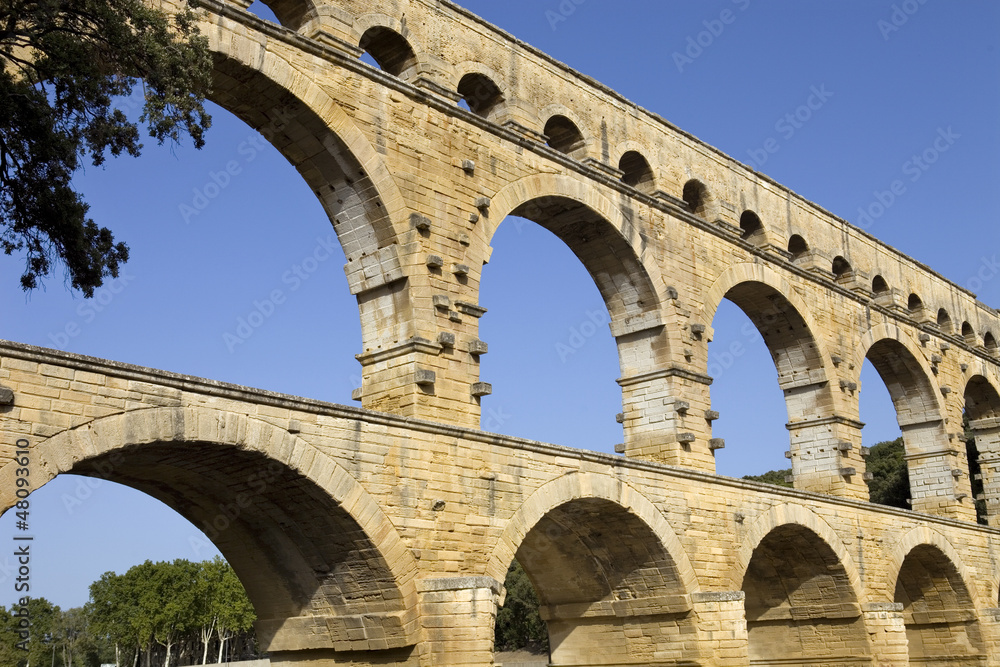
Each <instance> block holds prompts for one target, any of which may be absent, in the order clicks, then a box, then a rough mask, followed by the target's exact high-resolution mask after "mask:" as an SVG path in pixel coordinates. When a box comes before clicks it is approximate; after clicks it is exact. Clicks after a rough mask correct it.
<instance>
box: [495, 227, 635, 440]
mask: <svg viewBox="0 0 1000 667" xmlns="http://www.w3.org/2000/svg"><path fill="white" fill-rule="evenodd" d="M537 213H538V214H537V215H534V216H533V217H535V219H537V220H540V221H545V220H546V218H545V217H544V216H543V215H542V212H541V211H540V210H539V211H538V212H537ZM556 229H561V228H559V227H556ZM596 241H597V237H593V241H588V242H589V243H593V242H596ZM490 245H491V246H492V248H493V252H492V255H491V258H490V262H489V264H488V265H487V266H485V267H483V274H482V279H481V281H480V290H479V299H480V303H481V304H483V305H484V306H486V307H488V308H489V310H488V312H487V313H486V315H484V316H483V318H482V319H481V320H480V322H479V337H480V338H481V339H482V340H484V341H487V342H488V343H489V345H490V347H489V354H486V355H482V356H481V357H480V362H479V363H480V377H482V378H483V380H484V381H487V382H490V383H492V385H493V394H492V395H491V396H490V397H489V400H488V401H484V402H483V410H482V415H481V418H480V424H481V428H482V429H483V430H484V431H489V432H491V433H505V434H509V435H515V436H520V437H524V438H531V439H533V440H541V441H544V442H553V443H557V444H561V445H567V446H573V447H580V448H584V449H591V450H597V451H603V452H605V453H613V452H614V445H615V444H616V443H619V442H621V438H622V428H621V426H620V425H619V424H617V423H616V422H615V414H616V413H618V412H619V411H620V410H621V390H620V388H619V387H618V385H617V384H616V383H615V380H616V379H617V378H618V376H619V374H620V368H619V363H618V351H617V349H616V347H615V340H614V338H613V337H612V336H611V332H610V330H609V328H608V323H609V322H610V317H609V316H608V309H607V307H606V306H605V303H604V299H603V298H602V295H601V292H600V290H599V289H597V287H596V286H595V284H594V281H593V279H592V278H591V276H590V274H589V273H588V271H587V267H586V266H584V265H583V264H582V263H581V262H580V259H579V258H578V257H577V256H576V255H574V253H573V251H572V249H571V248H570V247H568V246H567V244H566V243H565V242H563V241H562V240H561V239H560V238H559V237H558V236H557V235H556V233H554V232H553V231H550V230H549V229H546V228H545V227H543V226H542V225H540V224H537V223H535V222H532V221H531V220H528V219H525V218H519V217H509V218H507V219H506V220H504V222H503V223H501V224H500V226H499V227H498V228H497V231H496V233H495V234H494V235H493V238H492V239H491V241H490ZM512 294H532V298H531V299H513V298H511V295H512ZM529 332H530V333H529ZM510 369H518V370H517V372H511V370H510Z"/></svg>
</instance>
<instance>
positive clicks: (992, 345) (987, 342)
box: [983, 331, 997, 356]
mask: <svg viewBox="0 0 1000 667" xmlns="http://www.w3.org/2000/svg"><path fill="white" fill-rule="evenodd" d="M983 347H984V348H985V349H986V351H987V352H989V353H990V354H992V355H994V356H995V355H996V353H997V339H996V338H994V337H993V333H992V332H989V331H987V332H986V333H984V334H983Z"/></svg>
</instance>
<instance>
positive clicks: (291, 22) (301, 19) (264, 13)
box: [248, 0, 316, 30]
mask: <svg viewBox="0 0 1000 667" xmlns="http://www.w3.org/2000/svg"><path fill="white" fill-rule="evenodd" d="M248 11H250V12H252V13H253V14H256V15H258V16H260V17H261V18H264V19H266V20H271V19H272V17H273V18H274V20H275V21H276V22H277V23H280V24H281V25H283V26H285V27H286V28H288V29H289V30H298V29H299V28H301V27H302V25H303V24H304V23H306V21H309V20H310V19H313V18H315V17H316V8H315V5H314V4H313V3H312V2H311V1H309V0H267V1H266V2H265V1H262V0H256V1H255V2H253V3H252V4H251V5H250V7H249V8H248Z"/></svg>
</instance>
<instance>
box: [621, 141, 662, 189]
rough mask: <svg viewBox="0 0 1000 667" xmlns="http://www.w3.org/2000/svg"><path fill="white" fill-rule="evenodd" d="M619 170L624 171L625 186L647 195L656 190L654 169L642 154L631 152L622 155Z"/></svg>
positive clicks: (623, 180) (623, 181)
mask: <svg viewBox="0 0 1000 667" xmlns="http://www.w3.org/2000/svg"><path fill="white" fill-rule="evenodd" d="M618 169H619V170H621V171H622V183H624V184H625V185H630V186H632V187H633V188H635V189H636V190H639V191H640V192H645V193H647V194H649V193H651V192H653V191H654V190H655V189H656V178H655V177H654V175H653V168H652V167H650V166H649V162H648V161H647V160H646V158H644V157H643V156H642V154H641V153H639V152H637V151H629V152H627V153H625V155H622V159H621V160H620V161H619V162H618Z"/></svg>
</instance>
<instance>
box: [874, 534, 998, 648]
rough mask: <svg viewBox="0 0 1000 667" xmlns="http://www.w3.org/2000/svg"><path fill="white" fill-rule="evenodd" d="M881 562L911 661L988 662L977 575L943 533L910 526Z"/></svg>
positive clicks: (888, 591)
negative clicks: (900, 614)
mask: <svg viewBox="0 0 1000 667" xmlns="http://www.w3.org/2000/svg"><path fill="white" fill-rule="evenodd" d="M885 566H886V568H887V575H888V576H887V581H888V583H889V587H888V589H887V593H888V594H889V595H892V600H893V602H895V603H897V604H900V605H902V607H903V622H904V624H905V626H906V637H907V644H908V650H909V657H910V660H911V662H917V661H919V662H926V663H932V664H936V665H956V666H957V665H963V666H965V665H985V664H987V656H986V645H985V643H984V641H983V636H982V630H981V628H980V623H979V615H978V613H977V612H976V610H977V609H978V608H980V606H981V605H980V604H979V602H980V601H979V600H978V592H979V589H978V588H977V587H975V586H970V585H969V584H970V582H974V581H975V577H974V576H973V574H972V573H971V572H970V570H969V569H968V568H967V567H966V566H965V565H964V563H963V562H962V559H961V557H960V556H959V554H958V551H957V550H956V549H955V548H954V546H953V545H952V544H951V543H950V542H949V541H948V540H947V539H946V538H945V537H944V536H943V535H941V534H940V533H938V532H937V531H935V530H934V529H932V528H930V527H928V526H919V527H917V528H914V529H912V530H911V531H909V532H908V533H906V534H905V535H904V536H902V537H901V538H900V539H899V540H898V541H897V542H896V544H895V545H894V546H893V548H892V549H891V551H890V552H889V557H888V558H887V559H886V565H885ZM993 583H994V582H992V581H991V582H990V584H991V586H990V588H991V591H990V592H991V593H992V584H993Z"/></svg>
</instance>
